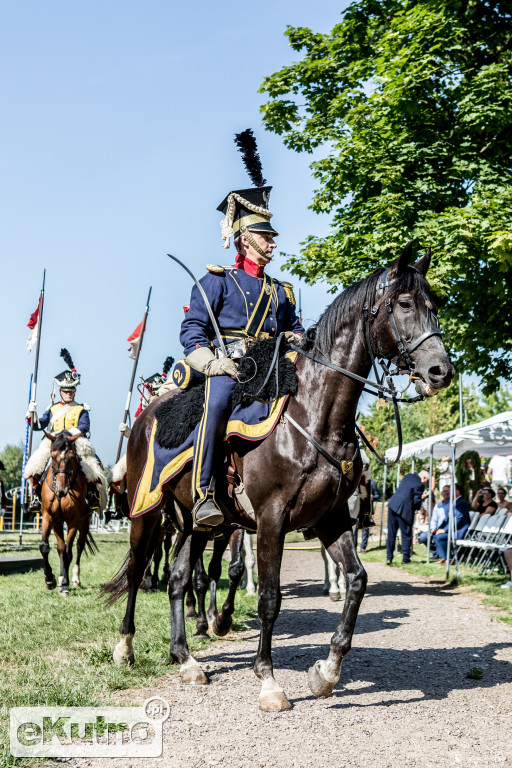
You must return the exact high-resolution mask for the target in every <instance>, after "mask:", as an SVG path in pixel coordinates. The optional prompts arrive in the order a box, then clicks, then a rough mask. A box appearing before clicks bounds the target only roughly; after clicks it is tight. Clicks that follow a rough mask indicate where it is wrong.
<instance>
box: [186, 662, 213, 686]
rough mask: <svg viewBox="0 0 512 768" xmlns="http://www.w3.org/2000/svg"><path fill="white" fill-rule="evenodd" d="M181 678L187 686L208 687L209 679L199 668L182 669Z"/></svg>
mask: <svg viewBox="0 0 512 768" xmlns="http://www.w3.org/2000/svg"><path fill="white" fill-rule="evenodd" d="M180 678H181V682H182V683H185V685H208V678H207V677H206V675H205V673H204V672H203V670H202V669H201V667H199V666H197V667H196V666H193V667H192V666H191V667H185V668H184V669H183V668H182V669H180Z"/></svg>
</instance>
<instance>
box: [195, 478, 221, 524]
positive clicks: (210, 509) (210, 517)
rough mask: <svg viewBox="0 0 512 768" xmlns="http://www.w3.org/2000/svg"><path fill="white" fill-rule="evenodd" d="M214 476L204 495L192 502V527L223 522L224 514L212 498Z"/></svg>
mask: <svg viewBox="0 0 512 768" xmlns="http://www.w3.org/2000/svg"><path fill="white" fill-rule="evenodd" d="M214 490H215V478H213V477H212V479H211V480H210V484H209V486H208V488H207V490H206V493H205V496H204V498H202V499H199V500H198V501H196V503H195V504H194V508H193V510H192V518H193V520H194V529H198V530H201V529H202V528H214V527H215V526H216V525H221V524H222V523H223V522H224V515H223V514H222V512H221V511H220V509H219V506H218V504H217V502H216V501H215V498H214V495H213V493H214Z"/></svg>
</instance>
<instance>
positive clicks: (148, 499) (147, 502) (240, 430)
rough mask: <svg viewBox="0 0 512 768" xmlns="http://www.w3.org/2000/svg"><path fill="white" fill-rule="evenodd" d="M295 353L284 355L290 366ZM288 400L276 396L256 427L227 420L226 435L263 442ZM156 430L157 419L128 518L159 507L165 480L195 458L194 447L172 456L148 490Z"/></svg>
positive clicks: (173, 475)
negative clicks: (156, 481)
mask: <svg viewBox="0 0 512 768" xmlns="http://www.w3.org/2000/svg"><path fill="white" fill-rule="evenodd" d="M297 356H298V353H297V352H287V353H286V357H287V358H288V359H289V360H291V361H292V363H295V361H296V359H297ZM207 383H208V379H207ZM287 398H288V395H283V396H282V397H278V398H277V400H273V401H272V404H271V407H270V413H269V415H268V416H267V418H266V419H265V420H264V421H262V422H260V423H259V424H245V423H244V422H243V421H240V420H239V419H231V420H230V421H228V424H227V427H226V435H228V436H229V437H234V436H236V435H238V436H240V437H241V438H245V439H246V440H262V439H263V438H265V437H267V436H268V435H269V434H270V433H271V432H272V431H273V429H274V428H275V426H276V424H277V422H278V420H279V418H280V417H281V413H282V411H283V408H284V406H285V403H286V400H287ZM156 428H157V420H156V418H155V419H153V424H152V426H151V433H150V436H149V441H148V453H147V458H146V464H145V466H144V470H143V472H142V477H141V479H140V480H139V484H138V486H137V490H136V492H135V498H134V500H133V503H132V508H131V510H130V517H131V518H134V517H139V516H140V515H143V514H144V513H145V512H149V510H151V509H154V508H155V507H156V506H158V504H160V501H161V499H162V494H163V491H162V485H164V484H165V483H166V482H167V481H168V480H170V479H171V478H173V477H175V476H176V475H177V474H178V473H179V472H181V471H182V470H183V469H184V467H185V465H186V464H187V463H188V462H189V461H191V460H192V459H193V457H194V447H193V446H190V448H187V449H185V450H184V451H182V452H181V453H180V454H178V456H175V457H174V459H173V460H172V461H170V462H169V464H167V465H166V466H165V467H164V468H163V469H162V471H161V472H160V476H159V478H158V483H157V484H156V486H155V487H154V488H153V490H152V491H151V490H150V488H151V480H152V477H153V469H154V466H155V455H154V445H155V433H156Z"/></svg>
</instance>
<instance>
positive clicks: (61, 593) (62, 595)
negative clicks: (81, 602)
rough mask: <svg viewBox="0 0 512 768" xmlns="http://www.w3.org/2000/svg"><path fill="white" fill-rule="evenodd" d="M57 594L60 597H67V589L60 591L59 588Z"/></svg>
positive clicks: (60, 588)
mask: <svg viewBox="0 0 512 768" xmlns="http://www.w3.org/2000/svg"><path fill="white" fill-rule="evenodd" d="M57 592H58V593H59V595H60V596H61V597H69V589H67V588H65V589H62V587H59V588H58V590H57Z"/></svg>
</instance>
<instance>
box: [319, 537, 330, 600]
mask: <svg viewBox="0 0 512 768" xmlns="http://www.w3.org/2000/svg"><path fill="white" fill-rule="evenodd" d="M320 554H321V555H322V560H323V561H324V585H323V587H322V595H328V594H329V591H330V590H329V587H330V578H329V562H328V560H327V552H326V551H325V547H324V545H323V544H322V545H321V547H320Z"/></svg>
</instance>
